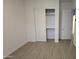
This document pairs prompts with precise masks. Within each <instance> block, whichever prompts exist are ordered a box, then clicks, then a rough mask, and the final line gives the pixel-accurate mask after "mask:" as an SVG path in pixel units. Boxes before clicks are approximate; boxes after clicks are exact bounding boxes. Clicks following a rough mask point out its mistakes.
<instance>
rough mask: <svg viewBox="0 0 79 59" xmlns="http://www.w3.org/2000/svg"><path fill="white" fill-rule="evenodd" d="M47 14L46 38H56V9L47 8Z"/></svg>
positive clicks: (49, 39) (48, 39)
mask: <svg viewBox="0 0 79 59" xmlns="http://www.w3.org/2000/svg"><path fill="white" fill-rule="evenodd" d="M45 14H46V40H47V42H48V41H51V40H52V41H54V39H55V9H45Z"/></svg>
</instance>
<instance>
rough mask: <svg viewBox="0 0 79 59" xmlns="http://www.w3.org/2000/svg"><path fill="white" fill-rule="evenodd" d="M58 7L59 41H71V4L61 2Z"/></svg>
mask: <svg viewBox="0 0 79 59" xmlns="http://www.w3.org/2000/svg"><path fill="white" fill-rule="evenodd" d="M60 7H61V13H60V15H61V19H60V39H72V18H73V17H72V7H73V6H72V2H62V3H61V5H60Z"/></svg>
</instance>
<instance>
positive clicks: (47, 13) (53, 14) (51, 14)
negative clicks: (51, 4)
mask: <svg viewBox="0 0 79 59" xmlns="http://www.w3.org/2000/svg"><path fill="white" fill-rule="evenodd" d="M47 15H55V13H47Z"/></svg>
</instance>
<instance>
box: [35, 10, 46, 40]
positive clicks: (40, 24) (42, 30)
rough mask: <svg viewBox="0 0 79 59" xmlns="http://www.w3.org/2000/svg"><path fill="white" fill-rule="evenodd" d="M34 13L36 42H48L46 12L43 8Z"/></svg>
mask: <svg viewBox="0 0 79 59" xmlns="http://www.w3.org/2000/svg"><path fill="white" fill-rule="evenodd" d="M34 13H35V28H36V41H46V19H45V10H44V9H42V8H35V9H34Z"/></svg>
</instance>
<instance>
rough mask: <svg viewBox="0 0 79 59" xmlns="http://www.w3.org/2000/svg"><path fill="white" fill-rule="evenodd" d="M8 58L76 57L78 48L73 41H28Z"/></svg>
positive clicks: (67, 58) (68, 58) (51, 58)
mask: <svg viewBox="0 0 79 59" xmlns="http://www.w3.org/2000/svg"><path fill="white" fill-rule="evenodd" d="M10 56H12V57H9V58H6V59H76V48H75V47H74V46H73V44H71V41H64V40H63V41H60V43H54V42H28V43H27V44H26V45H24V46H23V47H21V48H20V49H18V50H17V51H15V52H14V53H12V54H11V55H10Z"/></svg>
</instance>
